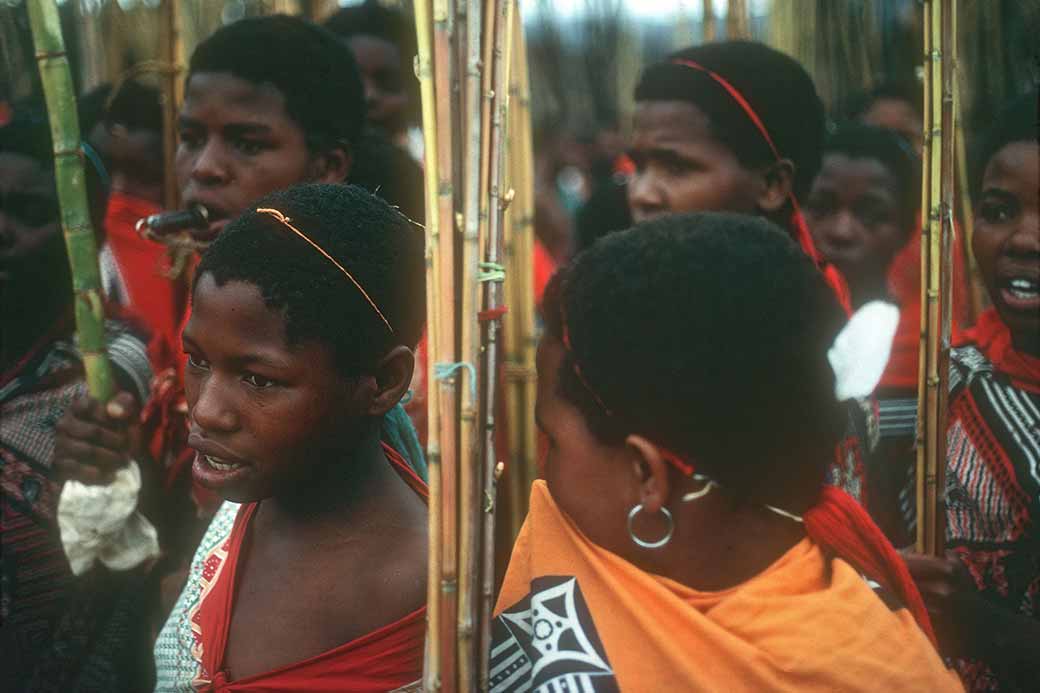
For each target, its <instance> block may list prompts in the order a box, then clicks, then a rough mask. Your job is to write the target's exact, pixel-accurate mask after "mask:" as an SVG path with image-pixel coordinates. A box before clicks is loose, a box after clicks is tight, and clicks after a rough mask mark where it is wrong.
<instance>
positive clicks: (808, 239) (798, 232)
mask: <svg viewBox="0 0 1040 693" xmlns="http://www.w3.org/2000/svg"><path fill="white" fill-rule="evenodd" d="M672 64H674V65H681V66H683V67H688V68H690V69H693V70H697V71H698V72H703V73H704V74H706V75H707V76H708V77H710V78H711V79H713V80H714V81H715V82H716V83H717V84H718V85H719V86H721V87H722V88H723V89H725V90H726V93H727V94H729V95H730V96H731V97H732V98H733V100H734V101H735V102H736V103H737V105H738V106H740V108H741V109H743V111H744V113H745V114H746V115H747V117H748V119H749V120H750V121H751V122H752V124H754V126H755V128H756V129H757V130H758V132H759V134H761V135H762V139H764V140H765V142H766V144H767V145H769V150H770V151H771V152H773V156H774V157H775V158H776V160H777V161H778V162H779V161H780V160H781V159H782V158H783V157H781V156H780V150H778V149H777V148H776V144H775V143H774V142H773V138H772V137H771V136H770V135H769V130H767V129H766V126H765V123H763V122H762V119H761V118H759V117H758V113H756V112H755V109H754V108H753V107H752V106H751V104H750V103H748V100H747V99H745V98H744V95H743V94H741V93H740V91H739V90H738V89H737V88H736V87H734V86H733V85H732V84H730V83H729V81H728V80H727V79H726V78H725V77H723V76H722V75H720V74H719V73H717V72H714V71H712V70H709V69H708V68H706V67H704V66H703V65H701V64H700V63H696V62H694V61H692V60H685V59H683V58H676V59H674V60H672ZM787 199H789V200H790V201H791V208H792V210H793V211H792V213H791V225H792V226H793V227H794V235H795V240H796V241H797V242H798V245H799V246H801V248H802V251H803V252H804V253H805V254H806V255H808V256H809V257H810V258H812V261H813V262H815V263H816V266H817V267H819V268H820V271H822V272H823V276H824V278H825V279H826V280H827V283H828V284H829V285H830V286H831V288H832V289H833V290H834V293H835V294H836V295H837V297H838V301H840V302H841V305H842V307H843V308H845V311H846V312H847V313H848V312H851V311H850V305H851V304H850V301H849V289H848V286H847V285H846V284H845V280H844V278H843V277H842V276H841V275H840V274H839V273H838V272H837V270H835V269H834V267H833V266H831V265H828V264H826V263H824V262H823V259H822V258H821V257H820V252H819V251H818V250H817V249H816V243H814V242H813V239H812V234H810V233H809V225H808V224H806V223H805V216H804V215H803V214H802V208H801V207H800V206H799V205H798V199H797V198H796V197H795V195H794V192H793V191H790V192H788V193H787Z"/></svg>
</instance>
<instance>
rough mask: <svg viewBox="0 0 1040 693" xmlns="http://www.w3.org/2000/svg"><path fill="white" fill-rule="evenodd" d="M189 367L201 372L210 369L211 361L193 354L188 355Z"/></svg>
mask: <svg viewBox="0 0 1040 693" xmlns="http://www.w3.org/2000/svg"><path fill="white" fill-rule="evenodd" d="M188 365H189V366H191V367H192V368H197V369H199V370H207V369H208V368H209V361H207V360H206V359H203V358H198V357H196V356H194V355H193V354H188Z"/></svg>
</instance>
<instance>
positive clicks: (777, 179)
mask: <svg viewBox="0 0 1040 693" xmlns="http://www.w3.org/2000/svg"><path fill="white" fill-rule="evenodd" d="M761 176H762V189H761V190H760V191H759V195H758V200H757V201H756V203H757V205H758V208H759V209H760V210H762V211H763V212H764V213H766V214H772V213H774V212H779V211H780V210H781V209H783V207H784V205H785V204H787V200H788V198H789V197H790V195H791V192H792V191H793V190H794V163H793V162H792V161H791V160H790V159H780V160H779V161H777V162H775V163H772V164H769V165H767V166H765V167H764V168H762V170H761Z"/></svg>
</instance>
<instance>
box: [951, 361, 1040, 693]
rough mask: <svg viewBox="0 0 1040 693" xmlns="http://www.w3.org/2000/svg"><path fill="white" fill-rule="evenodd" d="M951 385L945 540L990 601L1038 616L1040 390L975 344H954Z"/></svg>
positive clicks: (972, 671)
mask: <svg viewBox="0 0 1040 693" xmlns="http://www.w3.org/2000/svg"><path fill="white" fill-rule="evenodd" d="M950 384H951V392H950V416H949V425H948V429H947V431H948V432H947V453H946V454H947V475H946V507H947V510H946V516H947V529H946V539H947V546H948V547H949V548H952V549H954V550H955V551H956V552H957V553H958V554H959V555H960V557H961V559H962V561H963V562H964V564H965V565H966V566H967V568H968V570H969V572H970V573H971V575H972V577H973V578H974V581H975V584H976V586H978V587H979V590H980V591H981V593H982V594H983V596H984V597H986V599H988V600H990V601H992V602H994V603H997V604H1000V605H1002V606H1004V607H1005V608H1006V609H1007V610H1008V611H1014V612H1018V613H1021V614H1023V615H1027V616H1031V617H1033V618H1037V619H1040V529H1038V528H1037V526H1036V522H1037V519H1038V518H1040V394H1038V393H1036V392H1029V391H1026V390H1023V389H1020V388H1018V387H1015V386H1014V385H1013V384H1012V383H1011V382H1010V381H1009V379H1008V378H1007V377H1006V376H1005V375H1004V374H1003V373H1001V372H1000V371H998V370H996V369H995V368H994V367H993V364H991V363H990V362H989V361H988V360H987V359H986V358H985V356H984V355H983V354H982V353H981V352H980V351H979V350H978V349H977V348H976V347H974V346H966V347H963V348H960V349H955V350H953V352H952V355H951V369H950ZM958 668H959V670H960V672H961V675H962V677H963V678H964V680H965V683H966V685H967V687H968V689H969V690H986V691H989V690H1003V689H1004V688H1005V687H1006V686H1002V685H1001V680H1000V675H999V674H997V673H994V672H993V671H991V670H990V669H989V668H988V667H987V666H986V665H985V664H984V663H982V662H965V661H962V662H959V663H958ZM1011 689H1012V690H1018V689H1017V688H1014V687H1012V688H1011Z"/></svg>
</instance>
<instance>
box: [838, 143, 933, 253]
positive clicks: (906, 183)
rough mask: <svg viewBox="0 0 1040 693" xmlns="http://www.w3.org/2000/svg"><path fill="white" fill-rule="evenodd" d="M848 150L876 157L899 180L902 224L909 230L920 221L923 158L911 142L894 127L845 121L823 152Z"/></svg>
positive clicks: (859, 155)
mask: <svg viewBox="0 0 1040 693" xmlns="http://www.w3.org/2000/svg"><path fill="white" fill-rule="evenodd" d="M832 153H833V154H844V155H845V156H848V157H850V158H853V159H876V160H877V161H879V162H881V164H882V165H883V166H884V167H885V168H886V169H888V171H889V173H891V174H892V177H893V178H895V181H896V195H897V196H898V199H899V215H900V216H899V224H900V228H902V229H904V230H905V231H906V233H907V234H909V233H910V231H911V230H913V227H914V226H915V225H916V222H917V208H918V206H919V205H920V201H921V200H920V198H921V160H920V159H919V158H918V157H917V154H915V153H914V150H913V149H912V148H911V147H910V144H909V143H908V142H907V141H906V140H905V139H903V137H902V136H900V135H899V134H897V133H895V132H892V131H891V130H885V129H882V128H877V127H872V126H870V125H862V124H859V123H845V124H842V125H840V126H838V128H837V129H836V130H835V131H834V133H833V134H831V135H829V136H828V137H827V141H826V142H825V143H824V145H823V154H824V156H826V155H827V154H832Z"/></svg>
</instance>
